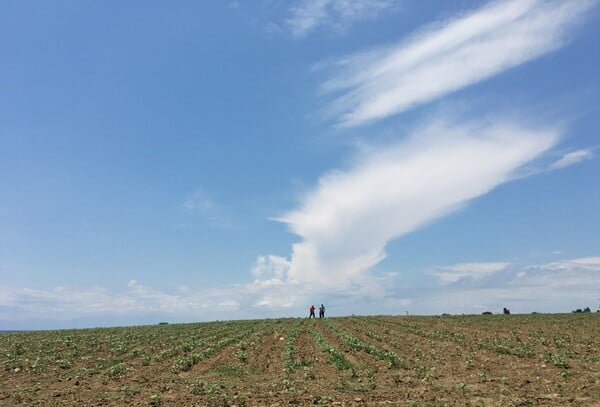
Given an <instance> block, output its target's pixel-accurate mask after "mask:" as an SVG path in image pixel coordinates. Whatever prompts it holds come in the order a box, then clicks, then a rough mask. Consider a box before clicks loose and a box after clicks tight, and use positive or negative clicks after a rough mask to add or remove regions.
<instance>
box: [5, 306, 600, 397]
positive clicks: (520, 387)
mask: <svg viewBox="0 0 600 407" xmlns="http://www.w3.org/2000/svg"><path fill="white" fill-rule="evenodd" d="M341 333H344V334H346V335H345V336H343V335H341ZM238 336H239V337H240V338H239V339H238V340H236V341H227V339H228V338H233V337H235V338H238ZM317 336H320V337H322V338H323V340H324V341H325V343H326V345H323V343H319V342H318V340H317ZM349 338H350V339H349ZM599 342H600V315H597V314H588V315H577V314H564V315H508V316H504V315H497V316H496V315H493V316H457V317H450V316H446V317H348V318H328V319H326V320H307V319H304V320H301V319H281V320H261V321H231V322H221V323H210V324H186V325H168V326H153V327H131V328H114V329H95V330H74V331H55V332H31V333H19V334H5V335H1V336H0V358H1V360H2V365H1V366H0V368H1V370H0V406H15V405H40V406H45V405H65V406H74V405H77V406H121V405H130V406H233V405H237V406H283V405H338V406H351V405H352V406H354V405H356V406H363V405H364V406H367V405H397V406H459V405H460V406H469V405H471V406H565V405H571V406H600V347H599ZM324 346H325V347H324ZM332 349H333V350H332ZM335 352H337V354H338V355H341V356H340V357H341V358H343V359H344V360H345V362H344V363H346V364H336V363H337V362H336V360H335V358H334V354H335ZM386 355H387V356H386ZM390 355H395V356H393V357H395V358H396V359H394V360H395V362H397V363H396V365H395V366H391V367H390V363H389V359H386V357H390ZM187 360H192V362H190V363H189V364H185V363H184V362H185V361H187Z"/></svg>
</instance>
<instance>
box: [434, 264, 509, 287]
mask: <svg viewBox="0 0 600 407" xmlns="http://www.w3.org/2000/svg"><path fill="white" fill-rule="evenodd" d="M509 264H510V263H502V262H498V263H460V264H454V265H452V266H444V267H439V268H438V269H436V271H432V272H430V274H432V275H434V276H437V277H439V279H440V281H441V282H442V283H444V284H448V283H455V282H457V281H459V280H461V279H464V278H471V279H481V278H483V277H486V276H489V275H491V274H494V273H495V272H497V271H500V270H503V269H505V268H506V267H507V266H508V265H509Z"/></svg>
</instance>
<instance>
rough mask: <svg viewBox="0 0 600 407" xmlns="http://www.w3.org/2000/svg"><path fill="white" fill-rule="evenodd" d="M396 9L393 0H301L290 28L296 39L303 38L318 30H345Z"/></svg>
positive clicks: (295, 8) (289, 21) (292, 13)
mask: <svg viewBox="0 0 600 407" xmlns="http://www.w3.org/2000/svg"><path fill="white" fill-rule="evenodd" d="M396 7H397V3H396V2H394V1H391V0H353V1H348V0H301V1H297V2H296V4H295V5H294V6H292V7H291V9H290V12H291V16H290V17H289V18H288V19H287V20H286V23H287V26H288V28H289V29H290V31H291V33H292V35H294V36H295V37H298V38H300V37H304V36H306V35H308V34H309V33H310V32H311V31H314V30H316V29H317V28H319V27H328V28H330V29H332V30H334V31H338V32H341V31H345V30H346V29H348V28H349V27H350V26H351V25H352V24H354V23H355V22H358V21H362V20H369V19H373V18H375V17H377V16H378V15H380V14H381V13H382V12H384V11H389V10H392V9H394V8H396Z"/></svg>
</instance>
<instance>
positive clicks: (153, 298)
mask: <svg viewBox="0 0 600 407" xmlns="http://www.w3.org/2000/svg"><path fill="white" fill-rule="evenodd" d="M266 261H268V258H267V259H266ZM275 261H277V260H275ZM436 270H448V272H449V273H452V272H454V273H455V274H454V275H455V276H456V275H458V276H459V278H458V279H455V278H450V279H448V278H446V277H445V276H439V275H437V274H436V273H430V274H436V275H437V277H440V279H439V282H438V283H437V284H434V285H431V284H427V283H422V284H423V285H421V286H416V287H415V286H410V287H407V286H406V285H405V284H404V283H403V282H402V281H400V280H398V279H397V278H395V277H394V276H387V277H383V278H382V280H381V281H380V284H381V286H382V287H384V288H382V289H380V292H378V293H377V294H374V296H373V297H369V296H365V295H356V293H352V292H345V293H344V292H337V291H335V290H333V291H332V290H326V291H325V292H323V291H321V290H319V282H318V281H314V282H307V283H298V282H285V281H282V282H281V283H280V284H279V285H277V286H270V285H261V284H256V282H253V283H249V284H242V285H231V286H228V287H222V288H205V289H201V290H191V291H190V292H187V293H185V294H179V295H173V294H169V293H166V292H162V291H160V290H158V289H155V288H152V287H148V286H145V285H142V284H140V283H139V282H137V281H136V280H132V281H131V282H130V283H129V284H128V287H127V289H126V290H124V291H122V292H109V291H108V290H106V289H105V288H101V287H92V288H89V289H84V290H77V289H74V288H68V287H56V288H53V289H49V290H38V289H30V288H21V289H14V288H10V287H4V286H0V294H3V295H2V296H1V297H0V321H3V326H10V325H9V324H7V321H28V320H39V319H44V320H46V323H47V324H49V325H48V326H47V327H65V324H66V322H65V321H69V320H77V319H85V320H86V321H93V322H90V323H88V326H89V324H91V325H94V326H97V325H107V324H108V325H110V324H111V322H112V323H114V322H113V321H115V317H123V318H125V320H129V321H131V320H138V321H142V323H156V322H158V321H161V320H171V321H173V320H175V321H188V322H191V321H199V320H217V319H219V320H223V319H239V318H265V317H281V316H306V315H307V310H308V306H309V305H310V304H320V303H325V305H326V308H327V310H328V315H349V314H352V313H368V314H375V313H378V314H404V313H405V312H409V313H410V314H441V313H444V312H449V313H455V314H456V313H479V312H482V311H486V310H490V311H493V312H501V310H502V308H503V307H508V308H510V309H511V311H513V312H520V313H528V312H532V311H538V312H569V311H571V310H573V309H576V308H585V307H587V306H589V307H590V308H592V309H595V308H596V305H597V299H598V292H597V287H599V286H600V257H587V258H578V259H571V260H564V261H560V262H553V263H547V264H542V265H517V264H509V263H506V262H496V263H483V262H472V263H460V264H454V265H449V266H439V267H437V268H436ZM463 272H464V273H463ZM374 299H376V301H374ZM137 317H143V318H142V319H141V320H140V319H139V318H137ZM52 321H54V324H53V323H52ZM19 326H21V327H23V326H24V327H25V328H32V326H27V325H23V324H22V323H21V324H20V325H19ZM5 329H6V328H5Z"/></svg>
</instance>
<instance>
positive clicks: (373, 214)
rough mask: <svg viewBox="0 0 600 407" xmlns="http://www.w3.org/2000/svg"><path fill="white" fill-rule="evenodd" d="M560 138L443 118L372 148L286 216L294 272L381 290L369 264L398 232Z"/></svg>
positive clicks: (302, 279) (511, 173)
mask: <svg viewBox="0 0 600 407" xmlns="http://www.w3.org/2000/svg"><path fill="white" fill-rule="evenodd" d="M557 139H558V133H557V131H554V130H531V129H527V128H524V127H523V126H519V125H508V124H505V125H497V126H488V125H486V124H484V123H471V124H469V125H457V126H454V125H449V124H445V123H434V124H431V125H429V126H428V127H426V128H423V129H420V130H417V131H416V132H415V133H414V134H413V135H412V136H411V137H409V138H408V139H407V140H404V141H401V142H398V143H396V144H394V145H390V146H385V147H384V148H380V149H378V148H373V149H370V150H365V152H364V153H363V154H362V155H361V156H360V158H359V159H358V160H357V162H356V163H355V165H354V166H353V167H352V168H350V169H347V170H344V171H341V170H340V171H333V172H330V173H329V174H326V175H325V176H323V177H321V178H320V180H319V183H318V186H317V187H316V188H315V189H314V190H312V191H310V192H309V193H308V194H306V196H304V198H303V199H302V200H301V202H300V204H299V207H298V208H296V209H294V210H292V211H290V212H289V213H286V214H284V215H283V216H281V217H280V218H278V219H277V220H279V221H281V222H285V223H286V224H288V226H289V228H290V230H291V231H292V232H293V233H295V234H296V235H298V236H300V237H301V239H302V240H301V241H300V242H298V243H296V244H294V245H293V247H292V256H291V262H290V263H289V270H288V272H287V278H288V279H289V280H293V281H296V282H299V283H302V284H304V283H306V284H308V283H312V284H314V286H315V287H316V289H319V288H320V289H328V290H332V289H338V290H346V291H352V292H355V293H360V294H366V293H373V292H376V291H377V287H376V284H375V283H374V281H373V280H372V279H371V278H370V277H369V276H368V270H369V269H370V268H372V267H373V266H374V265H376V264H377V263H379V262H380V261H381V260H382V259H384V258H385V255H386V254H385V246H386V244H387V243H388V242H389V241H390V240H392V239H395V238H397V237H400V236H402V235H405V234H407V233H409V232H411V231H414V230H416V229H418V228H419V227H421V226H423V225H425V224H427V223H428V222H431V221H433V220H435V219H437V218H439V217H441V216H444V215H446V214H448V213H450V212H452V211H454V210H456V209H457V208H460V207H462V206H463V205H465V204H466V203H467V202H468V201H469V200H471V199H474V198H477V197H479V196H481V195H484V194H486V193H487V192H489V191H490V190H492V189H493V188H495V187H496V186H498V185H500V184H502V183H504V182H507V181H510V180H512V179H514V178H515V177H517V176H518V174H517V172H518V170H519V168H520V167H521V166H523V165H524V164H526V163H528V162H530V161H531V160H534V159H535V158H536V157H538V156H540V155H541V154H542V153H543V152H545V151H546V150H548V149H549V148H550V147H552V146H553V145H554V144H555V142H556V141H557Z"/></svg>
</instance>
